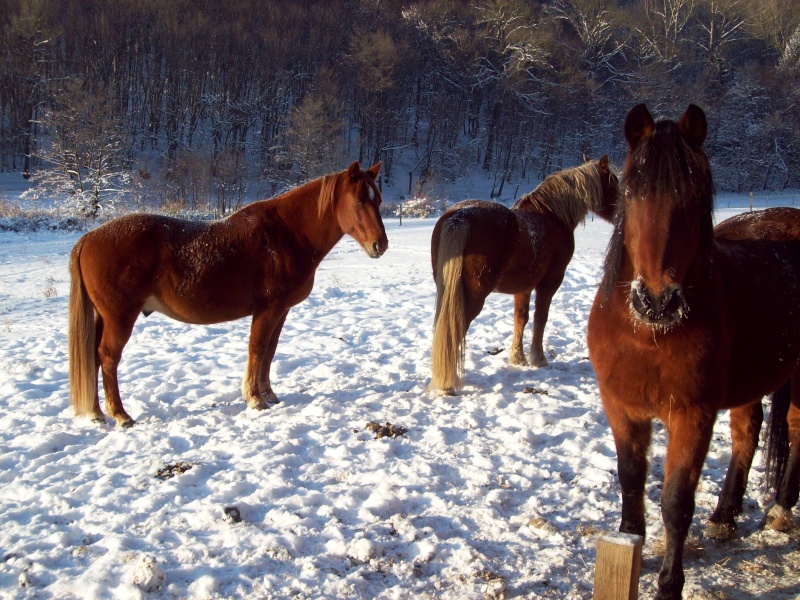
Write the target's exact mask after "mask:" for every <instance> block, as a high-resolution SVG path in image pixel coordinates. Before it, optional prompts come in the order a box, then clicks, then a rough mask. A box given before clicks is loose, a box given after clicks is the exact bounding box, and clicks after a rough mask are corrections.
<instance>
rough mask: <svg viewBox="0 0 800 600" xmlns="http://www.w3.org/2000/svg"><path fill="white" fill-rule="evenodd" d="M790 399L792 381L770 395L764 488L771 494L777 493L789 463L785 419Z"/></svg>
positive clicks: (787, 431) (787, 427) (787, 432)
mask: <svg viewBox="0 0 800 600" xmlns="http://www.w3.org/2000/svg"><path fill="white" fill-rule="evenodd" d="M791 399H792V380H791V379H790V380H789V381H787V382H786V383H784V384H783V385H782V386H781V387H780V388H779V389H778V391H776V392H775V393H773V394H772V408H770V411H769V423H768V425H767V440H766V445H767V458H766V470H767V472H766V476H767V477H766V486H767V490H770V491H772V492H777V491H778V486H779V485H780V484H781V481H782V480H783V474H784V473H785V472H786V465H787V463H788V462H789V425H788V424H787V422H786V417H787V416H788V415H789V404H790V403H791Z"/></svg>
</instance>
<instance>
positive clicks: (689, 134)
mask: <svg viewBox="0 0 800 600" xmlns="http://www.w3.org/2000/svg"><path fill="white" fill-rule="evenodd" d="M678 131H680V133H681V135H682V136H683V137H684V138H685V139H686V140H687V141H688V142H690V143H692V144H694V145H695V146H697V147H698V148H699V147H700V146H702V145H703V142H704V141H705V140H706V134H707V133H708V121H706V113H704V112H703V109H702V108H700V107H699V106H697V105H695V104H690V105H689V107H688V108H687V109H686V112H684V113H683V115H681V120H680V121H678Z"/></svg>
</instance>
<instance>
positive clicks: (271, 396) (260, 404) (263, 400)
mask: <svg viewBox="0 0 800 600" xmlns="http://www.w3.org/2000/svg"><path fill="white" fill-rule="evenodd" d="M279 402H280V400H278V396H277V395H276V394H275V392H267V393H265V394H261V396H260V397H258V398H250V399H249V400H248V401H247V406H249V407H250V408H252V409H254V410H265V409H267V408H269V407H270V406H272V405H274V404H278V403H279Z"/></svg>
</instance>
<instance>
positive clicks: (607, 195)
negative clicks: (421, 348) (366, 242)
mask: <svg viewBox="0 0 800 600" xmlns="http://www.w3.org/2000/svg"><path fill="white" fill-rule="evenodd" d="M616 195H617V177H616V175H614V173H612V172H611V170H610V168H609V164H608V157H607V156H603V157H602V158H601V159H600V160H596V161H586V162H585V163H584V164H583V165H581V166H579V167H574V168H571V169H565V170H563V171H559V172H557V173H553V174H552V175H550V176H548V177H547V178H546V179H545V180H544V181H543V182H542V183H541V184H540V185H539V186H538V187H537V188H536V189H535V190H533V191H532V192H530V193H529V194H526V195H525V196H522V197H521V198H520V199H519V200H518V201H517V202H516V203H515V204H514V206H513V207H512V208H506V207H505V206H502V205H501V204H497V203H496V202H485V201H478V200H466V201H464V202H459V203H458V204H456V205H455V206H453V207H452V208H451V209H450V210H448V211H447V212H445V214H443V215H442V216H441V218H440V219H439V221H438V222H437V223H436V226H435V227H434V229H433V235H432V238H431V259H432V262H433V278H434V280H435V281H436V317H435V321H434V333H433V347H432V350H431V383H430V389H432V390H434V391H436V392H437V393H438V394H446V395H453V394H455V393H456V390H457V389H458V388H459V387H460V386H461V379H462V373H463V369H464V352H465V339H466V335H467V329H469V326H470V323H472V321H473V320H474V319H475V317H477V316H478V314H480V312H481V309H482V308H483V303H484V301H485V300H486V297H487V296H488V295H489V294H490V293H491V292H501V293H503V294H513V295H514V337H513V340H512V344H511V354H510V361H511V364H519V365H524V364H527V363H526V360H525V354H524V352H523V349H522V334H523V332H524V330H525V325H526V324H527V323H528V311H529V309H530V302H531V293H532V292H533V290H534V289H535V290H536V301H535V308H534V313H533V341H532V342H531V352H530V361H531V364H532V365H533V366H537V367H541V366H545V365H547V358H545V355H544V350H543V349H542V338H543V335H544V327H545V324H546V323H547V316H548V313H549V311H550V301H551V300H552V298H553V294H555V293H556V290H558V288H559V286H560V285H561V281H562V280H563V279H564V271H565V270H566V268H567V265H568V264H569V261H570V259H571V258H572V253H573V252H574V250H575V237H574V233H575V227H577V225H578V223H580V222H582V221H583V219H584V218H585V217H586V213H587V212H588V211H590V210H591V211H594V212H596V213H597V214H598V215H600V216H601V217H603V218H605V219H607V220H611V216H612V215H613V212H614V203H615V202H616Z"/></svg>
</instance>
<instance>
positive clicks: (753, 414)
mask: <svg viewBox="0 0 800 600" xmlns="http://www.w3.org/2000/svg"><path fill="white" fill-rule="evenodd" d="M730 415H731V417H730V418H731V439H732V440H733V451H732V452H731V461H730V464H729V465H728V472H727V474H726V476H725V483H724V485H723V487H722V492H721V493H720V495H719V501H718V502H717V508H716V510H715V511H714V513H713V514H712V515H711V518H710V519H709V521H708V525H707V526H706V532H705V535H706V537H709V538H713V539H717V540H727V539H730V538H731V537H733V534H734V532H735V530H736V522H735V520H734V518H735V517H736V516H737V515H739V514H741V512H742V499H743V497H744V492H745V488H746V487H747V476H748V474H749V473H750V466H751V465H752V464H753V456H754V455H755V452H756V448H757V446H758V435H759V432H760V430H761V424H762V422H763V421H764V410H763V408H762V406H761V402H755V403H754V404H751V405H749V406H742V407H739V408H734V409H731V412H730Z"/></svg>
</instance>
